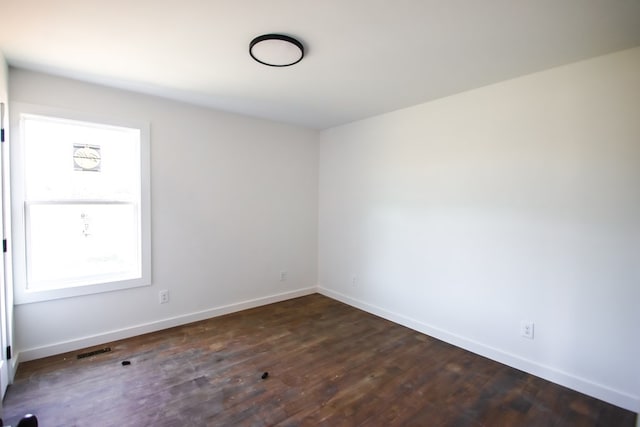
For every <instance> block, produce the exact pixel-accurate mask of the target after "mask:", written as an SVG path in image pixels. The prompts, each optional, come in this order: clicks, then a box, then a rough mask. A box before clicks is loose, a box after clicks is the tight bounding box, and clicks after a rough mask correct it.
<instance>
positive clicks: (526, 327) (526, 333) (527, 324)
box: [520, 320, 533, 340]
mask: <svg viewBox="0 0 640 427" xmlns="http://www.w3.org/2000/svg"><path fill="white" fill-rule="evenodd" d="M520 335H522V336H523V337H524V338H529V339H530V340H532V339H533V322H531V321H529V320H523V321H521V322H520Z"/></svg>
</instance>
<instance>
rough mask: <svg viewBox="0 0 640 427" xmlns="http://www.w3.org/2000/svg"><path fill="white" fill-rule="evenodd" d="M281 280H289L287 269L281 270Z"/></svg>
mask: <svg viewBox="0 0 640 427" xmlns="http://www.w3.org/2000/svg"><path fill="white" fill-rule="evenodd" d="M280 281H281V282H286V281H287V272H286V271H281V272H280Z"/></svg>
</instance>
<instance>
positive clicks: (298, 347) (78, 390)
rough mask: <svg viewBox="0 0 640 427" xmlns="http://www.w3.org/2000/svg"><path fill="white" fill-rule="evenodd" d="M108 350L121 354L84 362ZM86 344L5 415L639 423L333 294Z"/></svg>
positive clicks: (289, 422) (11, 420)
mask: <svg viewBox="0 0 640 427" xmlns="http://www.w3.org/2000/svg"><path fill="white" fill-rule="evenodd" d="M102 347H110V348H111V351H110V352H107V353H103V354H99V355H95V356H91V357H87V358H83V359H77V357H76V356H77V354H78V353H82V352H85V351H91V350H95V349H97V348H102ZM82 352H80V351H79V352H74V353H67V354H63V355H59V356H53V357H48V358H46V359H41V360H35V361H31V362H26V363H23V364H21V365H20V368H19V370H18V373H17V376H16V380H15V383H14V384H13V385H11V386H10V387H9V390H8V392H7V396H6V398H5V401H4V418H5V423H7V424H11V425H16V424H17V421H18V420H19V418H20V417H21V416H22V415H24V414H25V413H28V412H31V413H35V414H36V415H37V416H38V418H39V420H40V426H44V427H52V426H64V427H69V426H83V427H84V426H180V427H184V426H270V425H279V426H319V425H320V426H358V425H365V426H397V425H402V426H492V427H493V426H612V427H624V426H634V423H635V414H634V413H632V412H629V411H626V410H623V409H620V408H618V407H615V406H612V405H609V404H607V403H604V402H602V401H599V400H596V399H593V398H590V397H587V396H585V395H582V394H580V393H576V392H574V391H571V390H568V389H566V388H564V387H561V386H558V385H555V384H552V383H550V382H548V381H545V380H542V379H540V378H536V377H533V376H531V375H528V374H525V373H523V372H521V371H518V370H515V369H512V368H509V367H507V366H504V365H501V364H499V363H496V362H493V361H490V360H488V359H485V358H483V357H480V356H477V355H474V354H472V353H469V352H467V351H464V350H461V349H459V348H456V347H454V346H451V345H449V344H446V343H444V342H442V341H438V340H436V339H433V338H430V337H428V336H425V335H423V334H420V333H417V332H415V331H412V330H410V329H407V328H404V327H402V326H398V325H396V324H394V323H391V322H388V321H386V320H383V319H380V318H378V317H375V316H372V315H369V314H367V313H364V312H362V311H359V310H357V309H354V308H351V307H349V306H347V305H344V304H342V303H339V302H337V301H333V300H331V299H329V298H326V297H323V296H321V295H311V296H307V297H303V298H298V299H294V300H290V301H285V302H282V303H278V304H272V305H268V306H264V307H260V308H256V309H252V310H247V311H243V312H240V313H235V314H231V315H227V316H223V317H218V318H214V319H210V320H206V321H202V322H197V323H192V324H190V325H186V326H182V327H177V328H172V329H168V330H165V331H161V332H157V333H152V334H147V335H143V336H139V337H136V338H131V339H127V340H122V341H117V342H112V343H107V344H105V345H104V346H100V347H96V348H90V349H87V350H83V351H82ZM122 361H130V362H131V364H130V365H128V366H123V365H122V363H121V362H122ZM264 372H268V373H269V375H268V377H267V378H266V379H262V376H263V373H264Z"/></svg>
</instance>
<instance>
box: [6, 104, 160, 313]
mask: <svg viewBox="0 0 640 427" xmlns="http://www.w3.org/2000/svg"><path fill="white" fill-rule="evenodd" d="M23 114H33V115H41V116H49V117H55V118H60V119H67V120H77V121H84V122H93V123H100V124H105V125H111V126H121V127H129V128H137V129H140V175H141V189H140V190H141V194H140V209H141V212H140V214H141V224H140V226H141V246H142V247H141V261H142V275H141V278H136V279H132V280H121V281H113V282H106V283H99V284H93V285H84V286H76V287H69V288H61V289H48V290H28V289H27V276H26V275H27V264H26V256H27V255H26V247H25V203H24V195H25V188H24V178H23V176H24V163H22V161H23V160H24V156H23V152H22V150H23V147H24V144H23V143H22V137H23V132H22V130H21V129H20V120H21V117H22V115H23ZM10 119H11V141H10V142H9V144H10V145H9V152H10V153H9V155H10V159H11V161H10V171H9V174H10V189H11V212H12V215H11V228H12V233H11V236H12V240H11V242H10V246H9V249H10V250H11V252H12V258H13V284H14V286H13V287H14V297H15V301H14V302H15V304H16V305H19V304H28V303H34V302H41V301H49V300H55V299H60V298H70V297H77V296H82V295H91V294H96V293H101V292H111V291H117V290H123V289H129V288H135V287H140V286H149V285H151V152H150V151H151V141H150V125H149V123H148V122H143V121H138V120H131V119H121V118H113V117H104V116H97V115H93V114H87V113H81V112H77V111H71V110H65V109H61V108H55V107H49V106H42V105H35V104H27V103H20V102H12V103H11V117H10ZM6 143H7V142H5V144H6Z"/></svg>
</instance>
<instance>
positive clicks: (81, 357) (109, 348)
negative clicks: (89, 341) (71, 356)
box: [78, 347, 111, 359]
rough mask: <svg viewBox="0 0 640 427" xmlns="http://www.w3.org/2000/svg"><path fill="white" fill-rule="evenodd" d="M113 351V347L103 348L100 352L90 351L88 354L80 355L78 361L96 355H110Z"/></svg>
mask: <svg viewBox="0 0 640 427" xmlns="http://www.w3.org/2000/svg"><path fill="white" fill-rule="evenodd" d="M110 351H111V347H105V348H101V349H99V350H93V351H88V352H86V353H80V354H79V355H78V359H84V358H85V357H91V356H95V355H96V354H102V353H108V352H110Z"/></svg>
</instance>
